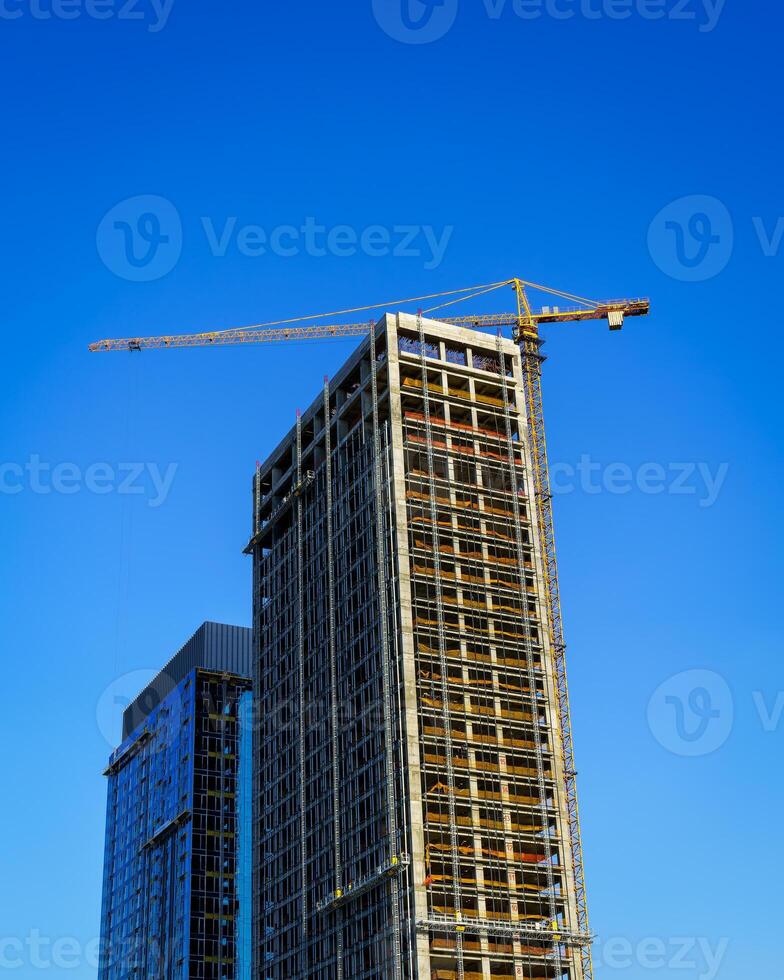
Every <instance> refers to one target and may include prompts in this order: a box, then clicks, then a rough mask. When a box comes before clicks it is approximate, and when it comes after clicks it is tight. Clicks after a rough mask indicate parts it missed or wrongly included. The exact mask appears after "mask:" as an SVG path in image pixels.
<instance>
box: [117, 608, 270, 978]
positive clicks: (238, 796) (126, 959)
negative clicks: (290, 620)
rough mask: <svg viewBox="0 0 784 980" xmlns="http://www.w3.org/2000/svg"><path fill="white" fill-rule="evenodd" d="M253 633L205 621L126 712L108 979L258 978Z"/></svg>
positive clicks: (119, 752) (119, 771)
mask: <svg viewBox="0 0 784 980" xmlns="http://www.w3.org/2000/svg"><path fill="white" fill-rule="evenodd" d="M250 654H251V631H250V630H249V629H246V628H244V627H240V626H226V625H223V624H222V623H209V622H208V623H204V624H203V625H202V626H201V627H200V628H199V630H198V631H197V632H196V633H195V634H194V636H192V637H191V639H190V640H189V641H188V642H187V643H186V644H185V646H184V647H182V649H181V650H180V651H179V652H178V653H177V654H176V655H175V656H174V657H173V658H172V659H171V660H170V661H169V663H168V664H167V665H166V667H164V669H163V670H162V671H161V672H160V673H159V674H158V675H157V676H156V677H155V679H154V680H153V681H152V683H151V684H150V685H149V686H148V687H146V688H145V689H144V691H142V692H141V694H140V695H139V696H138V697H137V698H136V699H135V700H134V701H132V702H131V704H130V705H129V706H128V708H127V709H126V710H125V713H124V715H123V741H122V743H121V744H120V746H119V747H118V748H117V749H116V750H115V751H114V752H113V753H112V755H111V758H110V760H109V766H108V768H107V769H106V773H105V775H106V776H107V777H108V794H107V813H106V846H105V852H104V877H103V904H102V913H101V947H102V949H101V963H100V968H99V971H98V977H99V980H250V977H251V950H252V941H251V928H252V915H251V902H252V898H251V868H252V862H251V853H252V847H251V805H252V796H251V787H252V753H251V741H252V729H253V725H252V707H253V705H252V697H253V695H252V693H251V684H250V677H249V675H250V660H251V656H250Z"/></svg>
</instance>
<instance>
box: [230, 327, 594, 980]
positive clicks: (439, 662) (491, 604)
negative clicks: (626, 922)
mask: <svg viewBox="0 0 784 980" xmlns="http://www.w3.org/2000/svg"><path fill="white" fill-rule="evenodd" d="M534 492H535V491H534V482H533V479H532V461H531V458H530V453H529V449H528V445H527V439H526V412H525V401H524V376H523V366H522V364H521V356H520V351H519V349H518V348H517V346H516V345H515V344H514V343H513V342H512V341H511V340H505V339H501V338H495V337H491V336H488V335H486V334H483V333H480V332H476V331H472V330H466V329H461V328H457V327H453V326H447V325H445V324H443V323H438V322H435V321H432V320H423V319H420V318H417V317H412V316H409V315H405V314H398V315H387V316H386V317H384V318H383V319H382V320H381V321H380V322H379V323H378V325H377V327H376V329H375V332H373V334H372V336H371V335H370V334H369V336H368V339H367V340H366V341H365V342H364V343H363V344H362V345H361V347H360V348H359V349H358V350H357V352H356V353H355V354H354V355H353V356H352V357H351V358H350V359H349V360H348V361H347V363H346V364H345V365H344V367H343V368H342V369H341V370H340V371H339V372H338V374H337V376H336V377H335V378H334V379H333V380H332V381H331V382H326V381H325V383H324V388H323V391H322V394H321V396H320V397H319V398H317V399H316V401H315V402H314V403H313V404H312V405H311V406H310V408H309V409H308V410H307V411H306V412H304V413H303V414H302V415H301V417H298V418H297V423H296V426H295V427H294V428H293V429H292V431H291V432H290V433H289V434H288V435H287V436H286V437H285V438H284V439H283V441H282V442H281V443H280V444H279V445H278V447H277V448H276V449H275V451H274V452H273V453H272V454H271V455H270V456H269V457H268V459H267V460H266V462H265V463H264V464H262V465H261V466H260V467H259V469H258V471H257V474H256V479H255V482H254V498H255V499H254V526H253V535H252V538H251V542H250V544H249V546H248V551H249V552H250V553H252V554H253V564H254V631H255V636H254V690H255V698H256V707H257V714H258V720H259V730H258V737H257V741H256V748H255V752H256V758H255V766H254V774H255V788H254V794H255V810H254V821H255V829H254V844H255V856H254V867H255V881H254V894H255V898H256V900H257V904H256V910H255V932H254V945H255V952H256V957H257V959H256V963H257V968H256V976H257V978H258V980H291V978H295V977H296V978H313V980H316V978H318V980H342V978H347V980H379V978H387V977H389V978H399V980H414V978H417V980H453V978H455V980H463V978H468V980H489V978H491V977H492V978H501V980H523V978H531V980H533V978H567V977H568V978H569V980H583V977H584V975H585V970H584V963H585V962H587V960H586V959H584V956H583V949H584V947H585V946H586V943H587V942H588V936H587V935H586V934H585V932H584V931H582V924H583V923H584V919H583V918H581V915H580V911H579V910H580V909H581V908H583V907H584V904H583V903H584V896H583V894H582V877H581V875H575V865H574V860H573V849H572V846H571V838H570V819H569V805H570V804H569V801H568V800H567V781H568V778H571V776H572V774H571V773H568V774H567V773H565V771H564V768H565V767H564V753H563V746H562V741H561V724H560V720H559V707H558V705H559V697H558V678H557V677H556V670H555V664H554V659H555V658H554V652H553V649H552V643H551V638H550V629H549V623H548V605H547V598H546V588H545V576H546V571H545V569H544V564H543V559H544V555H543V544H542V541H541V540H540V532H539V529H538V525H537V520H536V512H535V504H534Z"/></svg>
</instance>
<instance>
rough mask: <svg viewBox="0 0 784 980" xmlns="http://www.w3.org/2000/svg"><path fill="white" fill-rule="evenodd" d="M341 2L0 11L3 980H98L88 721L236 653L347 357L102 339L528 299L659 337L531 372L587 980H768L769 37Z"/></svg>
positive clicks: (591, 342) (771, 829) (111, 0)
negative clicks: (264, 522) (634, 312)
mask: <svg viewBox="0 0 784 980" xmlns="http://www.w3.org/2000/svg"><path fill="white" fill-rule="evenodd" d="M332 6H333V5H327V4H317V3H290V4H259V3H250V2H247V0H238V2H236V3H232V4H228V5H216V4H207V3H204V2H201V0H190V2H188V3H185V2H184V0H174V3H173V4H172V5H171V6H169V5H168V4H166V3H158V4H157V5H155V4H153V3H152V0H138V2H136V3H135V5H128V4H127V2H126V0H117V2H115V0H102V2H100V3H98V4H96V3H95V2H92V3H90V2H89V0H84V2H81V0H59V2H58V0H55V2H54V6H53V5H52V2H51V0H2V2H1V3H0V46H1V48H2V58H0V73H1V74H2V79H3V83H4V91H5V93H6V97H5V98H4V100H3V107H2V110H0V112H2V117H3V118H2V123H3V135H4V140H3V146H2V149H0V160H1V161H2V164H1V165H2V170H3V176H4V180H3V190H4V193H3V208H2V216H3V222H2V237H1V238H0V248H2V253H3V254H2V270H3V318H2V320H3V324H2V330H3V357H2V362H1V364H0V371H2V378H3V383H2V386H1V387H0V418H1V419H2V427H1V428H0V467H2V469H0V482H1V483H2V492H0V513H2V524H0V527H1V528H2V550H3V555H4V559H5V560H4V562H3V564H2V570H0V616H1V617H2V624H3V638H4V644H3V645H4V650H5V670H4V679H5V684H4V691H5V699H4V710H3V712H2V727H3V733H2V739H0V745H1V746H2V748H0V753H2V771H3V775H4V786H5V793H4V800H5V805H4V806H3V807H2V808H0V840H2V874H0V881H2V886H0V940H2V941H3V947H2V949H0V957H2V960H0V969H3V970H8V972H9V975H11V976H17V977H36V976H39V975H40V972H41V968H40V966H37V965H36V964H37V963H38V964H40V963H43V964H48V965H49V975H55V976H60V975H63V976H66V975H67V976H70V977H73V978H79V980H81V978H87V977H93V976H95V973H96V971H95V969H94V967H92V966H91V962H90V961H91V948H90V946H89V944H90V942H91V940H93V939H94V938H95V937H96V935H97V930H98V920H99V906H100V874H101V860H102V846H103V821H104V793H105V788H104V784H103V779H102V777H101V775H100V773H101V770H102V767H103V765H104V764H105V761H106V758H107V756H108V753H109V751H110V748H111V743H112V741H113V740H114V739H115V738H116V736H117V734H118V728H117V724H118V717H117V712H116V711H113V710H112V708H111V705H112V703H113V701H114V699H115V697H118V698H122V697H123V696H130V695H132V694H133V693H135V690H136V689H137V688H139V687H141V683H142V680H141V679H142V678H143V676H144V675H143V674H141V673H139V672H141V671H146V670H149V669H152V668H157V667H159V666H160V665H161V664H162V663H163V662H164V661H165V660H166V659H167V658H168V656H170V655H171V653H172V652H174V650H175V649H176V648H177V647H178V646H179V645H180V644H181V643H182V642H183V641H184V640H185V639H186V638H187V637H188V636H189V635H190V633H191V632H192V631H193V630H194V629H195V628H196V627H197V626H198V625H199V623H200V622H201V621H202V620H204V619H208V618H211V619H216V620H224V621H228V622H234V623H248V622H249V615H250V610H249V602H250V594H249V590H250V566H249V564H248V559H247V558H246V557H244V556H243V555H242V547H243V546H244V544H245V542H246V539H247V535H248V529H249V526H250V502H251V501H250V478H251V475H252V471H253V466H254V462H255V460H256V459H257V458H258V457H263V456H264V455H265V454H266V453H267V451H268V450H269V449H270V448H271V447H272V446H273V445H274V444H275V443H276V442H277V440H278V439H279V437H280V435H281V433H282V432H283V431H284V430H285V429H286V428H287V427H288V426H289V425H290V424H291V422H292V419H293V415H294V410H295V408H296V407H297V406H298V405H302V406H305V405H307V404H309V402H310V400H311V399H312V398H313V397H314V395H315V394H316V393H317V392H318V390H319V386H320V384H321V378H322V376H323V374H324V373H325V372H334V371H335V370H336V369H337V367H338V366H339V365H340V363H341V362H342V360H343V359H344V358H345V357H346V356H347V355H348V354H349V352H350V350H351V343H350V342H328V343H323V344H312V345H308V344H297V345H292V346H277V347H268V348H266V347H247V348H226V349H222V350H185V351H176V352H175V351H150V352H146V353H143V354H136V355H130V354H102V355H97V354H88V353H87V344H88V343H89V342H90V341H93V340H96V339H99V338H102V337H110V336H127V335H137V334H154V333H165V332H188V331H193V330H198V329H202V328H209V327H213V326H218V327H223V326H237V325H242V324H246V323H257V322H260V321H267V320H275V319H279V318H282V317H286V316H292V315H297V314H304V313H310V312H318V311H320V310H331V309H337V308H343V307H349V306H359V305H363V304H365V303H368V304H369V303H373V302H379V301H383V300H387V299H394V298H396V297H401V296H410V295H415V294H418V293H422V292H435V291H437V290H441V289H451V288H457V287H461V286H466V285H471V284H473V283H484V282H491V281H496V280H498V279H504V278H507V277H509V276H512V275H520V276H523V277H525V278H529V279H531V280H534V281H539V282H545V283H549V284H552V285H555V286H558V287H561V288H564V289H566V290H569V291H571V292H574V293H577V294H580V295H587V296H592V297H596V298H603V297H611V296H619V295H649V296H651V298H652V302H653V311H654V312H653V315H652V316H651V317H650V318H649V319H648V320H637V321H629V322H628V324H627V327H626V329H625V330H624V331H623V332H622V333H620V334H615V333H614V334H610V333H609V332H608V331H607V330H606V327H604V326H603V325H601V324H587V325H582V326H572V327H562V328H560V329H557V328H554V329H552V330H551V331H550V332H549V334H548V338H549V339H548V343H547V347H546V350H547V353H548V354H549V356H550V359H549V360H548V362H547V364H546V365H545V370H546V378H545V396H546V407H547V418H548V425H549V430H548V431H549V440H550V451H551V459H552V462H553V464H554V466H556V467H558V469H557V470H556V472H557V474H558V486H559V492H558V494H557V497H556V500H555V507H556V519H557V529H558V542H559V557H560V563H561V573H562V592H563V601H564V609H565V621H566V628H567V635H568V642H569V651H570V655H571V686H572V695H573V710H574V724H575V731H576V747H577V756H578V766H579V769H580V780H581V783H580V785H581V791H582V792H581V800H582V810H583V829H584V836H585V848H586V861H587V874H588V882H589V888H590V899H591V907H592V922H593V926H594V928H595V930H596V931H597V933H598V934H599V936H600V941H599V944H598V946H597V960H598V962H599V963H601V964H602V970H601V975H603V976H605V977H617V978H618V980H641V978H646V980H651V978H655V977H665V976H667V977H669V976H670V975H672V976H675V977H680V978H683V980H691V978H694V980H698V978H702V980H714V977H719V978H721V980H746V978H748V977H749V976H754V975H761V976H771V975H772V974H775V971H776V970H777V969H778V968H779V964H780V950H779V948H778V942H777V941H776V940H775V937H774V932H775V930H773V929H767V930H766V929H762V930H761V931H759V929H758V925H759V923H760V922H767V921H768V920H770V918H771V913H772V912H773V910H774V909H775V908H776V907H777V906H778V905H779V895H778V881H779V879H780V872H781V855H780V834H779V830H778V822H779V821H778V820H777V817H776V814H777V812H778V810H779V809H780V808H781V806H782V804H784V800H782V793H781V786H780V780H778V779H777V777H776V773H777V772H778V771H779V770H780V758H781V738H782V733H781V725H780V724H779V721H780V719H779V717H778V714H777V707H780V706H781V702H780V694H779V692H780V691H781V690H782V689H783V688H784V681H783V679H782V668H781V659H780V650H781V628H780V623H779V614H778V603H777V598H778V595H777V593H778V589H777V585H778V581H777V578H778V564H779V563H778V558H779V554H780V546H781V531H782V523H781V517H780V515H779V507H778V503H779V499H778V498H779V479H780V469H779V466H778V465H777V464H778V458H777V449H778V444H779V442H780V427H781V417H782V411H781V405H780V396H779V392H780V381H779V377H778V375H779V361H780V357H781V346H782V345H781V323H780V311H779V308H778V304H777V288H776V287H777V285H778V283H779V282H780V280H781V271H782V242H781V241H780V240H779V236H778V235H777V234H776V232H777V231H778V232H780V231H781V230H782V228H784V218H782V215H783V214H784V203H783V202H782V198H781V192H780V174H779V171H780V160H781V149H782V146H781V143H782V139H781V130H780V126H779V125H778V121H777V120H778V110H779V108H780V79H779V69H778V67H777V66H778V61H779V57H778V56H779V39H780V35H781V28H782V15H781V12H780V10H779V9H778V7H776V6H775V5H769V6H768V7H766V8H765V9H764V10H763V9H761V8H760V9H753V8H751V7H750V5H748V4H742V3H740V2H739V0H727V2H726V3H724V4H722V3H721V2H720V0H719V2H718V3H714V2H709V0H687V2H685V3H684V2H683V0H658V2H657V0H579V2H578V0H574V2H570V0H547V2H544V0H543V2H542V3H541V4H538V2H537V0H527V2H525V3H519V2H518V3H513V2H512V0H508V2H506V3H504V2H502V0H485V2H479V0H477V2H471V3H469V2H468V0H445V4H444V5H441V6H436V7H435V8H433V9H432V10H430V9H428V8H425V7H424V6H423V5H422V4H421V3H420V2H419V0H411V6H410V8H407V9H406V8H403V7H401V5H400V0H375V3H374V2H371V0H359V2H357V3H353V4H350V5H349V4H346V5H341V8H340V9H339V10H334V9H331V8H332ZM406 13H407V16H404V14H406ZM627 15H628V16H627ZM417 25H419V26H418V27H417ZM410 42H415V43H410ZM140 198H141V200H139V199H140ZM303 229H305V230H303ZM307 229H311V231H310V232H308V231H307ZM125 235H130V236H131V239H130V240H131V241H132V244H133V247H132V248H131V250H130V251H127V250H126V248H125V241H126V240H125V237H124V236H125ZM509 298H511V297H509ZM501 301H502V297H501V296H497V297H494V298H493V299H492V301H487V302H484V303H483V304H482V305H481V306H479V305H477V306H475V307H474V309H477V308H481V309H484V310H492V309H494V308H495V307H497V306H498V305H499V303H500V304H501V305H502V306H506V300H504V302H503V303H501ZM349 319H352V318H349ZM130 491H133V492H130ZM695 671H698V672H699V673H694V672H695ZM777 699H778V700H777ZM58 940H59V946H58V947H57V950H56V952H55V950H54V949H53V946H52V943H54V942H55V941H58Z"/></svg>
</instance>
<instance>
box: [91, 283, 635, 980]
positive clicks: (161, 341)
mask: <svg viewBox="0 0 784 980" xmlns="http://www.w3.org/2000/svg"><path fill="white" fill-rule="evenodd" d="M506 287H511V288H512V289H513V290H514V294H515V307H516V309H515V310H514V311H512V312H507V313H496V314H479V315H463V316H455V317H441V316H439V317H432V319H437V320H438V321H439V322H441V323H447V324H451V325H453V326H459V327H469V328H473V329H478V330H483V329H495V330H501V329H503V328H505V327H506V328H511V330H512V332H513V336H514V339H515V340H516V342H517V343H518V344H519V346H520V352H521V355H522V368H523V380H524V384H525V400H526V413H527V417H528V438H529V440H530V450H531V459H532V461H533V477H534V488H535V494H536V519H537V523H538V526H539V534H540V540H541V542H542V547H543V552H544V575H545V583H544V584H545V592H546V599H547V606H548V611H549V631H550V642H551V645H552V649H553V654H554V662H555V672H556V681H557V688H558V690H557V697H558V704H557V708H558V722H559V729H560V734H561V747H562V762H563V769H564V774H565V780H566V804H567V810H568V815H569V836H570V842H571V849H572V857H573V864H574V877H575V893H576V904H577V919H578V928H579V932H580V933H581V934H582V935H583V936H588V935H589V934H590V928H589V921H588V905H587V902H586V895H585V870H584V862H583V848H582V838H581V834H580V814H579V809H578V805H577V788H576V781H575V776H576V770H575V763H574V744H573V740H572V724H571V714H570V710H569V688H568V683H567V675H566V659H565V643H564V635H563V621H562V617H561V597H560V590H559V587H558V563H557V559H556V549H555V532H554V526H553V510H552V494H551V490H550V476H549V466H548V461H547V439H546V436H545V425H544V411H543V406H542V386H541V374H542V363H543V361H544V360H545V358H544V356H543V355H542V352H541V345H542V342H543V341H542V337H541V334H540V332H539V327H540V326H541V325H542V324H548V325H549V324H556V323H579V322H581V321H583V320H606V321H607V323H608V325H609V327H610V330H620V329H621V328H622V327H623V324H624V321H625V319H626V317H632V316H647V315H648V313H649V312H650V301H649V300H648V299H618V300H609V301H605V302H598V301H595V300H590V299H586V298H585V297H582V296H576V295H574V294H572V293H567V292H564V291H563V290H559V289H553V288H552V287H549V286H543V285H541V284H539V283H534V282H529V281H527V280H525V279H519V278H513V279H505V280H502V281H501V282H496V283H489V284H486V285H483V286H470V287H466V288H464V289H455V290H450V291H447V292H442V293H432V294H429V295H426V296H414V297H411V298H408V299H403V300H393V301H391V302H388V303H376V304H374V305H372V306H362V307H354V308H353V309H346V310H337V311H335V312H333V313H323V314H312V315H309V316H301V317H293V318H291V319H288V320H277V321H270V322H268V323H259V324H254V325H252V326H249V327H243V328H232V329H228V330H213V331H206V332H202V333H193V334H171V335H161V336H156V337H125V338H121V339H116V340H99V341H96V342H95V343H93V344H90V345H89V349H90V350H91V351H93V352H99V351H116V350H130V351H140V350H147V349H150V348H160V347H212V346H214V347H220V346H226V345H230V344H261V343H270V342H275V341H287V340H288V341H290V340H318V339H326V338H332V337H362V336H366V335H367V334H368V332H369V331H370V329H371V328H372V326H373V321H371V322H370V323H367V322H362V323H340V324H334V323H313V322H311V321H317V320H326V319H328V318H329V317H332V316H342V315H346V314H349V313H360V312H369V311H373V310H380V309H383V308H394V307H399V306H403V305H406V304H409V303H422V302H424V301H426V300H431V299H443V298H444V297H452V298H450V299H448V300H445V301H444V302H443V303H440V304H439V305H437V306H434V307H431V308H430V309H428V310H422V309H420V310H419V312H420V313H422V314H424V315H428V316H429V315H430V314H431V313H436V312H439V311H440V310H442V309H444V308H445V307H447V306H451V305H453V304H455V303H459V302H463V301H466V300H470V299H474V298H476V297H479V296H484V295H485V294H488V293H491V292H493V291H495V290H498V289H503V288H506ZM529 291H536V292H541V293H544V294H546V295H548V296H554V297H557V298H558V299H559V300H566V301H567V302H568V303H570V304H573V305H571V306H570V307H569V308H567V309H561V308H560V307H557V306H543V307H542V308H540V309H539V310H536V311H534V309H533V307H532V306H531V304H530V301H529V298H528V292H529ZM574 304H576V305H574ZM581 957H582V966H583V975H584V977H585V980H592V978H593V966H592V960H591V947H590V944H588V943H585V944H584V945H583V946H582V947H581Z"/></svg>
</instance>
